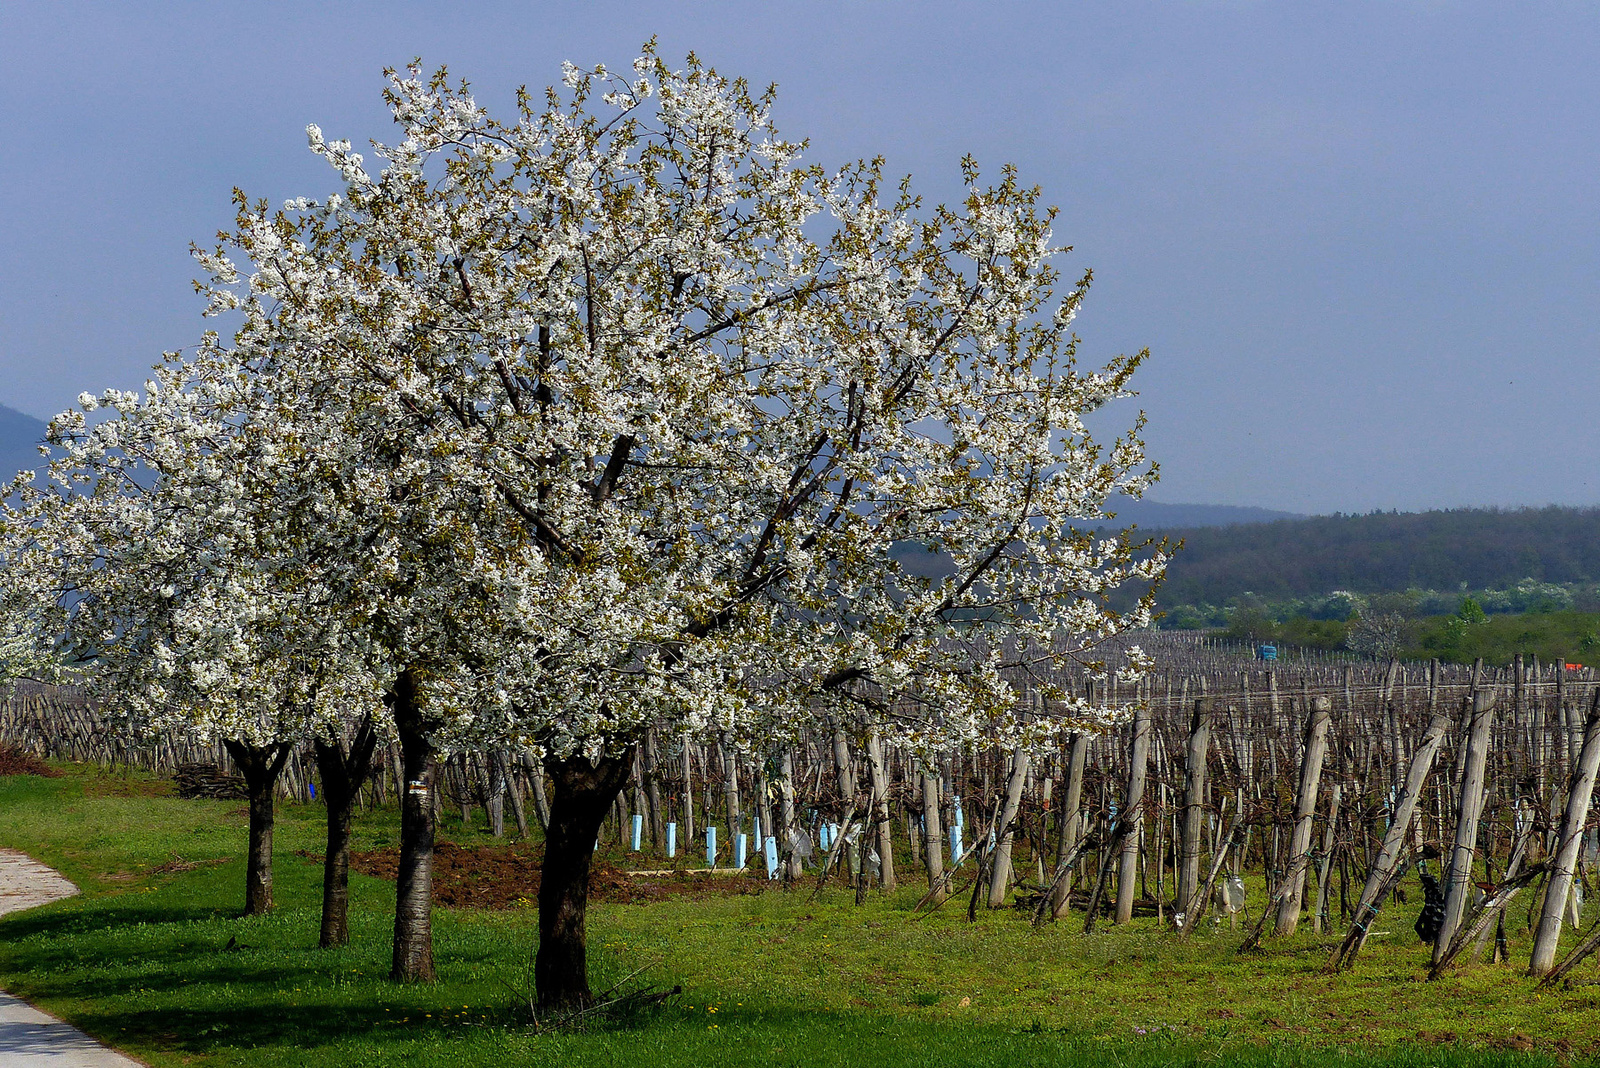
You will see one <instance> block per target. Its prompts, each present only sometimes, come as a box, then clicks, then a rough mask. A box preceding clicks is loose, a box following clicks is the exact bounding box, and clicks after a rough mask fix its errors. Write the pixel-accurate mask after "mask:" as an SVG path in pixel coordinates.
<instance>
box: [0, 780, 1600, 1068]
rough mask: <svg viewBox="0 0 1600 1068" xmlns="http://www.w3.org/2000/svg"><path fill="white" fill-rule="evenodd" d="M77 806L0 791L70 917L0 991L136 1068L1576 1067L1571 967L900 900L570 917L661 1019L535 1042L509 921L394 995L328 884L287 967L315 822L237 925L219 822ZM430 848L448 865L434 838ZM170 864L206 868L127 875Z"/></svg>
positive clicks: (1585, 1019) (798, 900)
mask: <svg viewBox="0 0 1600 1068" xmlns="http://www.w3.org/2000/svg"><path fill="white" fill-rule="evenodd" d="M106 785H107V783H106V780H104V778H103V777H101V776H98V775H97V774H96V773H94V772H91V771H85V770H82V769H69V771H68V774H67V775H66V776H65V777H63V778H61V779H56V780H41V779H24V778H0V843H4V844H6V845H11V846H15V847H17V848H21V849H24V850H25V851H27V852H29V853H31V854H32V855H34V856H36V857H39V858H40V859H43V860H45V861H47V862H49V863H52V864H56V865H58V866H59V867H61V868H62V869H63V870H64V871H65V872H66V873H67V874H68V875H69V876H71V877H72V878H74V879H75V880H77V881H79V882H80V885H83V886H84V887H85V888H86V891H87V892H86V893H85V894H84V895H83V896H82V897H79V898H75V899H72V900H69V901H65V902H60V903H58V904H56V905H52V906H48V907H46V908H43V909H38V910H35V911H32V912H28V913H25V914H21V915H17V916H13V917H12V918H10V919H7V920H4V921H0V985H3V986H4V987H5V988H6V989H9V990H11V991H12V992H14V993H16V994H19V995H20V996H23V997H25V998H28V999H29V1000H32V1001H35V1002H36V1003H38V1004H40V1005H42V1006H43V1007H45V1008H46V1009H47V1010H49V1011H52V1012H55V1013H57V1014H59V1015H61V1016H63V1017H65V1018H66V1019H68V1020H70V1021H71V1022H73V1023H75V1024H77V1025H78V1026H80V1027H83V1028H84V1029H85V1030H87V1031H89V1032H90V1033H91V1034H94V1035H96V1036H97V1037H100V1038H102V1039H104V1040H107V1041H109V1042H111V1043H113V1044H115V1045H117V1046H119V1047H122V1048H124V1049H126V1050H128V1051H129V1052H131V1053H132V1054H134V1055H135V1056H138V1057H141V1058H143V1059H145V1060H147V1061H148V1062H149V1063H151V1064H152V1065H157V1066H168V1065H183V1064H196V1065H251V1066H256V1065H263V1066H264V1065H310V1066H322V1065H327V1066H338V1068H358V1066H362V1065H391V1064H406V1065H417V1066H431V1065H438V1066H448V1068H470V1066H474V1065H500V1064H517V1065H523V1064H526V1065H544V1064H550V1065H557V1064H559V1065H571V1066H574V1068H582V1066H587V1065H626V1066H629V1068H638V1066H644V1065H679V1064H682V1065H695V1066H697V1068H705V1066H707V1065H742V1064H749V1065H757V1064H760V1065H791V1064H792V1065H807V1066H813V1065H857V1064H874V1065H879V1064H881V1065H917V1066H936V1065H995V1066H999V1065H1007V1066H1013V1065H1078V1064H1084V1065H1088V1064H1102V1063H1108V1064H1119V1065H1130V1066H1144V1065H1164V1064H1214V1063H1220V1064H1243V1065H1299V1064H1305V1065H1323V1064H1336V1065H1365V1064H1417V1065H1435V1064H1449V1065H1488V1064H1554V1063H1561V1062H1565V1061H1567V1060H1569V1059H1570V1060H1574V1061H1577V1062H1580V1063H1588V1062H1590V1061H1591V1060H1592V1059H1593V1058H1594V1056H1595V1052H1596V1050H1597V1048H1600V1012H1597V1011H1596V1010H1597V1009H1600V987H1597V986H1595V985H1592V984H1593V982H1594V979H1595V976H1596V972H1595V968H1594V966H1592V965H1585V966H1584V967H1582V968H1580V969H1579V972H1580V973H1581V975H1582V979H1581V980H1580V981H1579V982H1577V983H1574V984H1573V985H1572V987H1571V989H1568V990H1564V991H1559V992H1555V993H1551V994H1543V995H1541V994H1537V993H1535V992H1534V989H1533V985H1532V983H1531V982H1530V981H1529V980H1527V979H1526V978H1523V977H1522V976H1520V975H1519V974H1518V972H1517V970H1516V968H1514V967H1510V966H1493V967H1491V966H1487V965H1481V966H1478V967H1474V968H1470V969H1467V970H1465V971H1463V972H1462V973H1460V974H1459V975H1457V976H1453V977H1450V978H1447V979H1445V980H1442V981H1440V982H1437V983H1427V982H1424V981H1423V978H1422V974H1423V963H1424V959H1425V958H1424V951H1423V949H1422V948H1421V947H1420V946H1419V945H1418V944H1417V942H1416V940H1415V938H1414V937H1413V936H1412V935H1411V933H1410V929H1409V928H1410V923H1411V920H1412V919H1413V918H1414V913H1415V908H1416V906H1415V905H1414V904H1413V906H1412V907H1410V908H1409V909H1408V908H1404V907H1402V908H1400V909H1398V910H1397V911H1395V912H1393V913H1392V914H1386V915H1385V917H1384V918H1383V920H1382V921H1381V922H1380V924H1379V929H1380V930H1382V931H1391V932H1392V933H1391V934H1389V935H1386V936H1380V937H1377V938H1375V939H1374V940H1373V941H1372V943H1371V944H1370V948H1369V951H1368V954H1367V955H1366V956H1365V957H1364V958H1363V960H1362V961H1361V963H1360V965H1359V966H1358V968H1357V969H1356V970H1355V972H1354V973H1351V974H1346V975H1343V976H1338V977H1330V976H1325V975H1323V974H1322V973H1321V971H1320V968H1321V965H1322V962H1323V960H1324V958H1325V954H1326V948H1325V947H1326V944H1327V940H1326V939H1319V938H1316V937H1314V936H1312V935H1310V934H1309V933H1306V934H1301V935H1297V936H1296V937H1295V938H1294V939H1291V940H1288V941H1287V942H1276V943H1269V946H1268V949H1267V951H1266V952H1264V953H1259V954H1255V955H1250V956H1244V957H1241V956H1239V955H1238V954H1236V953H1235V952H1234V947H1235V946H1236V945H1237V943H1238V941H1239V938H1240V936H1239V935H1238V934H1235V933H1230V932H1229V931H1228V930H1227V928H1226V925H1224V926H1223V928H1222V929H1221V930H1220V931H1219V932H1215V933H1212V932H1205V933H1203V934H1201V935H1199V936H1197V938H1196V939H1195V941H1193V942H1192V943H1187V944H1185V943H1180V942H1178V941H1176V940H1175V939H1173V938H1172V937H1171V936H1169V935H1167V934H1165V933H1164V932H1162V931H1160V930H1159V929H1157V927H1156V926H1155V923H1154V921H1153V920H1141V921H1136V922H1135V923H1133V924H1131V925H1129V926H1128V927H1127V928H1125V929H1104V930H1101V931H1099V932H1097V933H1096V934H1094V935H1093V936H1089V937H1085V936H1084V935H1082V934H1081V917H1080V918H1079V921H1078V923H1077V924H1070V925H1069V924H1062V925H1058V926H1056V927H1053V928H1050V929H1046V930H1043V931H1034V930H1032V929H1031V928H1030V927H1029V926H1028V925H1027V923H1026V922H1025V921H1024V920H1023V919H1022V918H1021V917H1019V916H1018V915H1017V914H1016V913H1014V912H1010V911H1007V912H998V913H991V914H986V915H983V916H981V917H980V918H979V920H978V922H977V923H975V924H968V923H966V922H965V910H964V909H963V908H957V907H955V903H954V902H952V904H951V905H950V906H947V908H946V909H945V910H943V911H941V912H939V913H936V914H934V915H933V916H931V917H928V918H926V919H919V918H916V917H914V916H913V915H912V914H911V913H910V906H911V904H912V903H913V902H914V901H915V898H916V896H917V895H916V893H915V890H914V889H907V890H905V891H903V892H901V893H900V894H898V895H895V896H892V897H889V898H883V897H879V896H876V895H875V896H874V897H873V899H872V900H871V901H870V902H869V903H868V904H867V905H866V906H864V907H862V908H859V909H858V908H856V907H855V906H854V905H853V904H852V902H851V899H850V897H849V896H848V895H847V894H845V893H844V892H842V891H827V892H824V893H823V894H822V895H821V896H820V897H819V898H816V899H813V898H812V896H811V895H810V894H809V893H808V892H795V893H782V892H773V893H768V894H763V895H759V896H737V897H727V898H715V899H710V900H704V901H690V900H683V899H678V900H674V901H670V902H664V903H658V904H650V905H636V906H620V905H598V906H595V907H593V908H592V909H591V913H590V915H591V945H592V947H593V953H594V958H593V965H592V970H593V972H594V974H595V977H596V979H597V980H598V983H599V984H602V985H603V984H605V983H608V982H614V981H616V980H617V979H620V978H622V977H623V976H626V975H628V974H630V973H632V972H634V971H635V970H637V969H643V973H642V977H643V978H647V979H648V980H650V981H652V982H654V983H655V984H657V985H660V986H670V985H672V984H674V983H681V984H682V985H683V987H684V993H683V994H682V995H681V996H680V997H679V998H676V999H674V1000H673V1001H672V1002H670V1003H669V1004H667V1005H665V1006H662V1007H660V1008H658V1009H655V1010H651V1011H647V1012H645V1013H643V1014H640V1015H638V1016H635V1017H633V1018H630V1019H627V1020H622V1021H612V1022H608V1023H605V1024H602V1025H596V1026H594V1027H592V1028H590V1029H589V1030H586V1031H582V1032H554V1033H552V1032H548V1031H547V1032H535V1031H532V1030H530V1029H529V1028H528V1027H527V1024H526V1021H525V1019H524V1018H523V1015H522V1014H519V1012H518V1011H517V1008H516V1003H517V998H516V996H515V993H514V992H515V991H517V990H525V989H526V982H527V979H526V974H527V973H526V968H527V960H528V954H529V953H530V951H531V949H532V945H533V938H534V931H535V924H534V922H533V921H534V917H533V915H532V914H531V913H530V912H527V911H510V912H471V911H448V910H440V911H439V912H437V913H436V919H435V952H436V955H437V959H438V964H439V968H440V974H441V978H440V981H439V982H438V983H437V984H434V985H429V986H412V987H402V986H396V985H393V984H391V983H389V982H388V981H387V980H386V979H385V978H384V976H385V975H386V973H387V971H388V958H389V934H390V924H391V922H392V921H391V911H390V910H391V908H392V905H393V889H392V887H391V886H390V885H388V884H386V883H382V882H379V881H376V880H372V879H367V878H363V877H361V876H353V877H352V886H351V893H352V904H353V908H352V937H353V944H352V946H351V947H350V948H348V949H345V950H338V951H333V952H322V951H318V950H316V949H315V948H314V946H315V942H316V929H317V906H318V900H319V891H320V878H321V870H320V867H319V866H317V865H315V864H312V863H310V862H308V861H306V860H304V859H303V858H301V857H298V856H296V855H294V851H295V850H298V849H306V850H313V851H314V850H316V849H318V848H319V847H320V838H321V824H320V818H319V817H320V813H319V810H318V809H316V808H315V807H312V806H295V805H289V806H285V807H284V809H283V810H282V814H281V817H280V822H279V834H278V858H277V864H276V872H277V895H278V901H279V908H278V911H277V912H276V913H275V914H274V915H272V916H271V917H268V918H265V919H252V920H242V919H240V918H238V916H237V909H238V904H239V901H240V898H241V892H242V883H243V864H242V860H241V859H240V858H241V857H242V854H243V847H244V818H243V815H242V814H241V813H240V812H239V809H240V808H241V807H242V806H240V805H238V804H237V803H228V802H191V801H179V800H176V799H173V798H163V797H149V796H137V795H136V796H115V795H108V794H107V790H106ZM451 824H454V825H455V826H451ZM446 834H447V835H448V836H449V837H452V838H455V839H456V840H458V841H459V840H469V839H471V838H475V837H477V832H475V831H471V830H469V829H466V828H459V821H455V820H451V821H447V827H446ZM393 838H394V825H393V822H392V818H388V817H381V816H379V817H373V818H368V819H364V820H362V821H361V822H360V823H359V824H358V840H357V848H371V847H373V846H375V845H380V844H385V843H390V842H392V840H393ZM174 857H181V858H183V860H184V861H185V862H188V863H194V862H205V861H219V860H223V858H229V859H227V860H225V861H223V862H222V863H216V864H209V865H208V864H204V863H202V866H200V867H195V868H192V869H187V870H181V871H173V870H167V871H159V870H156V869H158V868H160V867H161V866H162V865H168V867H169V868H170V867H171V866H172V865H171V862H172V860H173V858H174ZM1255 894H1256V897H1257V898H1258V899H1259V896H1260V890H1259V888H1257V889H1256V891H1255ZM1415 900H1416V899H1415V898H1413V901H1415ZM1515 918H1516V919H1517V920H1518V923H1517V924H1515V925H1514V926H1516V927H1517V931H1516V932H1514V943H1513V955H1514V957H1520V958H1522V959H1525V956H1526V940H1525V936H1522V934H1521V930H1520V919H1521V911H1520V910H1519V911H1518V912H1517V913H1516V915H1515ZM230 939H234V940H235V941H236V945H238V946H242V947H244V948H236V949H234V950H231V951H230V950H226V949H225V948H224V947H225V946H226V945H227V944H228V942H229V940H230ZM1419 1033H1420V1035H1421V1036H1422V1037H1420V1038H1419ZM1530 1044H1531V1045H1532V1046H1533V1047H1534V1048H1533V1050H1532V1051H1531V1052H1528V1053H1522V1052H1517V1049H1518V1048H1519V1047H1523V1046H1527V1045H1530Z"/></svg>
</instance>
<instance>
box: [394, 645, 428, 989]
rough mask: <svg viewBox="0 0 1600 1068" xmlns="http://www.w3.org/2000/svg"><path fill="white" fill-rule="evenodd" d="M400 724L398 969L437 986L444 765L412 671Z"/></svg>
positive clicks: (397, 692) (405, 678) (398, 703)
mask: <svg viewBox="0 0 1600 1068" xmlns="http://www.w3.org/2000/svg"><path fill="white" fill-rule="evenodd" d="M394 724H395V729H396V732H397V733H398V734H399V735H400V763H401V769H402V771H403V772H404V781H403V782H402V783H401V784H400V869H399V872H398V878H397V879H396V881H395V909H394V963H393V965H392V966H391V967H390V969H389V978H390V979H393V980H394V981H396V982H401V983H410V982H423V983H431V982H433V980H434V979H435V978H436V976H435V973H434V970H433V834H434V826H435V822H436V811H437V810H436V809H435V807H434V804H433V793H434V790H435V789H436V786H435V782H434V780H435V779H436V778H437V773H438V765H437V764H436V762H435V761H434V748H433V743H432V742H430V741H429V740H428V729H429V727H431V726H432V724H430V723H429V722H427V720H426V719H424V717H423V713H422V703H421V695H420V694H419V693H418V692H417V679H416V675H415V674H414V673H413V672H412V671H411V670H410V669H409V668H408V669H407V670H405V671H402V672H401V673H400V677H399V678H398V679H396V680H395V685H394Z"/></svg>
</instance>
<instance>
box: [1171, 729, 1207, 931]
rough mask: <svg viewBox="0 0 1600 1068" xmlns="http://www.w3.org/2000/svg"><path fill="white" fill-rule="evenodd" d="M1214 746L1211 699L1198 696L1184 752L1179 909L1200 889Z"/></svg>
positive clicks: (1179, 860)
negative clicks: (1209, 757)
mask: <svg viewBox="0 0 1600 1068" xmlns="http://www.w3.org/2000/svg"><path fill="white" fill-rule="evenodd" d="M1210 748H1211V698H1209V697H1201V698H1197V699H1196V700H1195V703H1194V713H1193V714H1192V715H1191V716H1190V717H1189V746H1188V749H1187V751H1186V753H1185V755H1184V760H1185V767H1184V785H1183V841H1182V844H1181V845H1180V847H1179V859H1178V896H1177V901H1178V908H1180V909H1181V908H1183V906H1184V904H1185V902H1187V901H1189V900H1190V899H1191V898H1193V897H1194V893H1195V891H1196V890H1198V889H1199V888H1200V851H1201V848H1202V847H1203V845H1204V841H1203V838H1204V836H1205V832H1204V824H1205V812H1206V755H1207V753H1208V752H1209V750H1210Z"/></svg>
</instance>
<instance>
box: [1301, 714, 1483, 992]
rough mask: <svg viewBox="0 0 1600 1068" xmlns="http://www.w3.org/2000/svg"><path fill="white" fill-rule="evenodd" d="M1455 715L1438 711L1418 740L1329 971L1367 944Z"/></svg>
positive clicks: (1342, 965) (1344, 965)
mask: <svg viewBox="0 0 1600 1068" xmlns="http://www.w3.org/2000/svg"><path fill="white" fill-rule="evenodd" d="M1454 719H1455V717H1453V716H1451V715H1450V714H1449V713H1448V712H1435V713H1434V715H1433V718H1432V719H1431V720H1430V721H1429V722H1428V729H1427V731H1426V733H1424V734H1423V736H1422V741H1420V742H1418V743H1417V748H1416V749H1415V750H1414V752H1413V755H1412V757H1411V769H1410V771H1408V772H1407V773H1406V785H1405V789H1404V790H1402V791H1401V794H1400V800H1399V801H1398V802H1397V804H1396V805H1395V813H1394V819H1393V820H1392V821H1390V823H1389V831H1388V833H1387V834H1385V835H1384V836H1383V846H1382V848H1381V849H1379V850H1378V856H1377V859H1375V860H1374V861H1373V862H1372V870H1371V871H1370V872H1368V873H1367V882H1366V886H1365V887H1363V888H1362V891H1361V898H1360V900H1359V901H1358V902H1357V903H1356V911H1355V918H1354V919H1353V920H1351V922H1350V929H1349V930H1348V931H1346V932H1345V936H1344V939H1343V940H1342V941H1341V942H1340V943H1339V944H1338V945H1337V946H1335V947H1334V949H1333V952H1332V953H1331V954H1329V956H1328V965H1327V967H1328V970H1329V971H1334V972H1336V971H1339V970H1340V969H1341V968H1347V967H1349V966H1350V965H1352V964H1354V963H1355V960H1356V957H1357V956H1359V955H1360V953H1361V948H1362V947H1363V946H1365V945H1366V943H1367V934H1368V933H1369V932H1370V931H1371V929H1372V921H1373V920H1374V919H1376V918H1377V916H1378V909H1379V907H1380V901H1381V899H1382V897H1383V893H1384V891H1385V890H1386V889H1388V884H1389V877H1390V876H1391V875H1393V874H1394V871H1395V868H1396V866H1397V865H1398V864H1399V863H1400V851H1401V848H1402V847H1403V846H1404V845H1405V839H1406V831H1407V830H1408V829H1409V828H1410V826H1411V816H1412V813H1414V812H1415V811H1416V808H1417V798H1419V797H1420V796H1421V795H1422V787H1423V785H1424V784H1426V783H1427V781H1428V773H1429V772H1430V771H1432V770H1433V759H1434V757H1435V756H1437V755H1438V753H1439V746H1440V744H1441V743H1442V742H1443V741H1444V736H1445V735H1446V734H1448V733H1449V731H1450V728H1451V727H1453V726H1454V725H1455V723H1454Z"/></svg>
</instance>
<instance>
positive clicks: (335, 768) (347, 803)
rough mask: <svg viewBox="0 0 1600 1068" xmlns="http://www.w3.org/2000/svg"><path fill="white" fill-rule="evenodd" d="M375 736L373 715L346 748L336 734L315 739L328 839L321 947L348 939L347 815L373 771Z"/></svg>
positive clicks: (323, 889)
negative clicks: (328, 737) (330, 739)
mask: <svg viewBox="0 0 1600 1068" xmlns="http://www.w3.org/2000/svg"><path fill="white" fill-rule="evenodd" d="M377 741H378V738H377V734H376V732H374V731H373V729H372V719H371V717H368V718H366V719H363V720H362V721H361V725H360V726H359V727H357V728H356V732H355V735H354V736H353V737H352V738H351V739H350V746H349V748H348V749H346V748H345V745H344V742H343V740H342V739H340V738H334V739H333V740H332V741H323V740H322V739H320V738H319V739H317V740H316V747H317V770H318V771H319V772H320V773H321V775H322V799H323V801H324V802H325V803H326V804H327V806H328V845H327V849H326V851H325V852H324V853H323V861H322V936H321V938H320V939H318V941H317V944H318V945H319V946H321V947H322V948H323V949H331V948H332V947H334V946H345V945H349V944H350V816H351V812H352V811H353V809H354V808H355V803H356V796H357V794H359V793H360V790H361V785H362V784H363V783H365V782H366V781H367V777H368V776H369V775H370V774H371V773H372V753H373V750H374V748H375V747H376V745H377Z"/></svg>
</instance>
